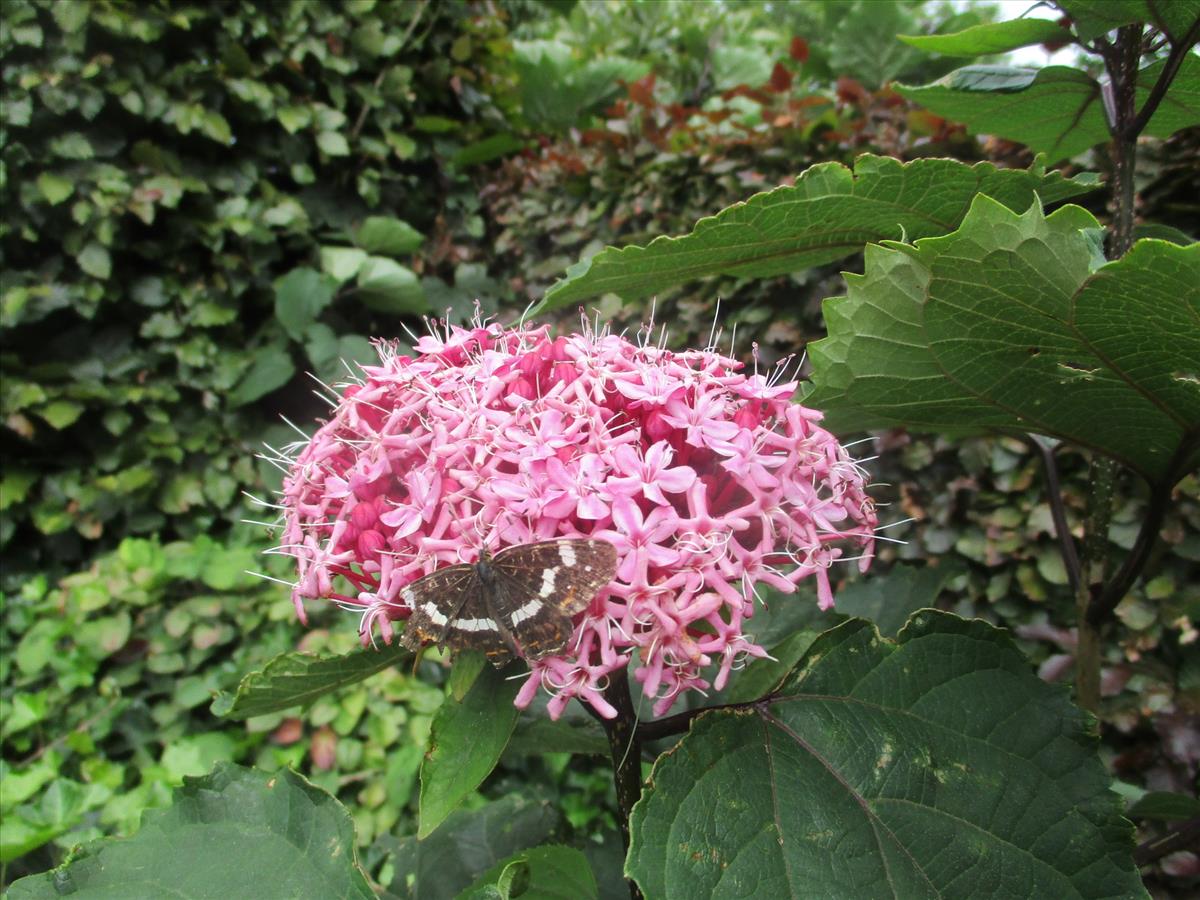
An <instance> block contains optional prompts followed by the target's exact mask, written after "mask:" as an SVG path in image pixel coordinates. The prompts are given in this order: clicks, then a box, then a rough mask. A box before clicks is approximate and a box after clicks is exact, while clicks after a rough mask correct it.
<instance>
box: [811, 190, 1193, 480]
mask: <svg viewBox="0 0 1200 900" xmlns="http://www.w3.org/2000/svg"><path fill="white" fill-rule="evenodd" d="M1095 226H1096V222H1095V220H1094V219H1093V218H1092V217H1091V215H1090V214H1088V213H1086V212H1084V211H1083V210H1082V209H1079V208H1078V207H1074V206H1068V207H1064V208H1062V209H1060V210H1058V211H1057V212H1055V213H1053V214H1052V215H1051V216H1049V217H1048V218H1046V217H1043V216H1042V213H1041V210H1040V209H1038V208H1036V207H1032V208H1030V210H1029V211H1028V212H1027V213H1026V214H1024V215H1020V216H1018V215H1016V214H1014V213H1012V212H1010V211H1009V210H1008V209H1006V208H1005V207H1003V206H1001V205H1000V204H998V203H996V202H995V201H993V200H991V199H989V198H987V197H980V198H979V199H978V200H977V201H976V203H975V204H974V206H973V207H972V209H971V213H970V214H969V215H968V216H967V218H966V220H965V221H964V222H963V225H962V228H961V229H959V230H958V231H956V232H955V233H954V234H950V235H947V236H945V237H941V238H929V239H927V240H924V241H919V242H918V243H917V245H916V246H909V245H906V244H893V243H889V244H888V245H886V246H884V247H880V246H871V247H868V248H867V256H866V271H865V273H864V274H863V275H851V276H848V277H847V282H848V286H849V294H848V296H846V297H842V298H836V299H832V300H827V301H826V302H825V320H826V323H827V324H828V327H829V337H827V338H825V339H824V340H822V341H818V342H817V343H815V344H812V345H810V353H811V358H812V361H813V386H814V389H813V390H812V391H811V392H810V393H809V394H808V396H807V397H806V403H808V404H810V405H812V406H815V407H817V408H818V409H823V410H825V411H826V413H827V417H828V423H829V425H830V426H831V427H832V428H833V429H834V430H835V431H836V430H839V429H841V430H850V431H854V430H859V429H868V428H893V427H897V426H905V427H909V428H912V429H914V430H923V431H943V432H948V433H962V432H965V431H969V430H972V429H983V430H988V429H990V430H995V431H1004V432H1010V433H1027V432H1037V433H1039V434H1046V435H1050V436H1052V437H1057V438H1060V439H1062V440H1066V441H1071V442H1074V443H1076V444H1079V445H1081V446H1084V447H1089V448H1091V449H1093V450H1096V451H1098V452H1101V453H1104V454H1106V455H1108V456H1110V457H1112V458H1114V459H1116V460H1119V461H1120V462H1122V463H1124V464H1125V465H1127V466H1129V467H1130V468H1131V469H1133V470H1134V471H1136V472H1139V473H1141V474H1142V475H1143V476H1144V477H1145V478H1146V479H1147V480H1149V481H1150V482H1152V483H1157V482H1158V481H1160V480H1166V481H1168V482H1171V483H1173V482H1174V481H1175V480H1177V479H1178V478H1179V477H1181V476H1182V475H1183V474H1184V473H1186V472H1187V471H1189V470H1190V469H1191V468H1192V467H1194V466H1195V465H1197V463H1198V462H1200V458H1198V457H1200V446H1198V444H1200V425H1198V423H1200V365H1198V363H1197V360H1200V245H1198V244H1192V245H1191V246H1189V247H1180V246H1178V245H1176V244H1171V243H1168V242H1166V241H1155V240H1144V241H1139V242H1138V243H1137V244H1135V245H1134V247H1133V249H1132V250H1131V251H1130V252H1129V253H1128V254H1126V256H1125V257H1123V258H1122V259H1120V260H1117V261H1115V262H1110V263H1107V264H1102V263H1103V258H1102V257H1101V256H1100V255H1099V253H1098V246H1097V243H1096V240H1095V235H1096V232H1095V231H1094V229H1095Z"/></svg>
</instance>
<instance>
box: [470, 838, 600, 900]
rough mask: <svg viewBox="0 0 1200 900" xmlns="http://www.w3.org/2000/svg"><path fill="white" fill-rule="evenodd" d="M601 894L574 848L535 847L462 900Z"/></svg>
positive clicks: (552, 899)
mask: <svg viewBox="0 0 1200 900" xmlns="http://www.w3.org/2000/svg"><path fill="white" fill-rule="evenodd" d="M599 895H600V892H599V888H598V887H597V885H596V876H595V875H593V874H592V867H591V866H590V865H588V861H587V857H585V856H584V855H583V854H582V853H580V852H579V851H578V850H576V849H575V848H573V847H563V846H557V845H548V846H545V847H533V848H531V849H529V850H524V851H522V852H520V853H517V854H514V855H513V856H510V857H509V858H508V859H505V860H502V861H501V862H498V863H496V865H494V866H492V868H491V869H489V870H488V871H487V872H485V873H484V874H483V875H482V876H481V877H480V878H479V879H478V880H477V881H476V882H475V883H474V884H473V885H471V887H470V888H469V889H468V890H466V891H463V892H462V893H461V894H459V900H515V898H517V897H520V898H522V900H594V898H596V897H598V896H599Z"/></svg>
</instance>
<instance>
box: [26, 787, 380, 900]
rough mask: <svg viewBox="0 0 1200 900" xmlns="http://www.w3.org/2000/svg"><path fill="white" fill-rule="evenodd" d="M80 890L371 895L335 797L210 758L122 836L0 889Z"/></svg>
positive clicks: (36, 897) (31, 893) (89, 893)
mask: <svg viewBox="0 0 1200 900" xmlns="http://www.w3.org/2000/svg"><path fill="white" fill-rule="evenodd" d="M63 894H78V895H79V896H81V897H177V898H181V900H186V898H197V900H199V898H207V897H245V896H250V895H253V896H259V897H294V898H298V900H302V898H308V897H311V898H313V900H324V898H335V897H337V898H361V900H374V897H375V894H374V892H373V891H372V890H371V887H370V885H369V883H368V882H367V879H366V876H364V875H363V872H362V870H361V869H360V868H359V867H358V864H357V863H356V862H355V859H354V824H353V822H352V821H351V819H350V814H349V813H348V812H347V811H346V809H345V807H343V806H342V805H341V804H340V803H338V802H337V801H336V800H335V799H334V798H333V797H331V796H330V795H329V794H327V793H326V792H325V791H323V790H321V789H320V788H317V787H314V786H313V785H311V784H309V783H308V782H307V781H305V780H304V779H303V778H301V777H300V776H299V775H297V774H296V773H295V772H291V771H288V770H286V769H285V770H283V771H280V772H277V773H275V774H271V775H268V774H266V773H264V772H258V771H255V770H253V769H244V768H242V767H240V766H235V765H231V764H226V763H223V764H220V765H218V766H217V767H216V769H215V770H214V771H213V772H212V774H211V775H206V776H204V777H203V778H185V779H184V784H183V787H182V788H180V789H179V790H178V791H176V792H175V803H174V805H173V806H171V807H170V808H169V809H163V810H156V809H152V810H149V811H148V812H147V813H146V814H145V816H144V817H143V820H142V827H141V829H140V830H139V831H138V833H137V834H136V835H135V836H133V837H132V838H128V839H125V840H104V841H97V842H96V843H94V844H92V845H89V846H88V847H85V848H84V849H83V850H82V851H80V852H78V853H77V855H75V856H74V857H72V859H71V861H70V862H68V863H65V864H64V865H62V866H60V867H59V868H57V869H55V870H53V871H51V872H46V873H44V874H41V875H32V876H30V877H28V878H22V879H21V880H20V881H18V882H16V883H14V884H13V885H12V887H11V888H9V892H8V895H7V896H8V897H10V898H11V900H42V898H47V900H49V898H54V897H61V896H62V895H63Z"/></svg>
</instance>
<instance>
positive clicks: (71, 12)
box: [50, 3, 89, 34]
mask: <svg viewBox="0 0 1200 900" xmlns="http://www.w3.org/2000/svg"><path fill="white" fill-rule="evenodd" d="M50 14H51V15H52V16H54V21H55V23H56V24H57V25H58V27H59V28H61V29H62V30H63V31H65V32H66V33H67V34H74V33H75V32H77V31H78V30H79V29H80V28H82V27H83V26H84V25H85V24H87V20H88V14H89V9H88V4H87V3H55V4H54V5H53V6H51V7H50Z"/></svg>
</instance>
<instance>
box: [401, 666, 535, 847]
mask: <svg viewBox="0 0 1200 900" xmlns="http://www.w3.org/2000/svg"><path fill="white" fill-rule="evenodd" d="M512 674H513V673H512V672H511V671H509V669H504V670H497V669H496V668H494V667H493V666H485V667H484V669H483V671H482V672H480V673H479V675H478V676H476V678H475V681H474V683H473V684H472V685H471V689H470V690H469V691H467V693H466V696H464V697H463V699H462V700H461V701H458V700H455V699H454V698H453V697H452V696H451V697H447V698H446V700H445V701H444V702H443V703H442V705H441V706H440V707H439V708H438V711H437V714H436V715H434V717H433V726H432V728H431V730H430V733H429V749H428V750H427V751H426V752H425V758H424V759H423V760H422V761H421V800H420V828H419V829H418V831H417V837H418V838H426V837H428V836H429V835H430V834H432V833H433V832H434V830H435V829H436V828H437V827H438V826H439V825H441V824H442V822H444V821H445V820H446V817H447V816H449V815H450V813H452V812H454V810H455V809H457V808H458V806H459V804H461V803H462V802H463V800H465V799H466V798H467V797H468V796H469V795H470V794H471V793H472V792H473V791H474V790H475V788H477V787H479V785H480V784H482V783H483V779H485V778H487V777H488V775H490V774H491V772H492V769H494V768H495V767H496V763H497V762H499V761H500V754H502V753H503V752H504V748H505V746H507V745H508V739H509V738H510V737H511V736H512V733H513V728H515V727H516V724H517V717H518V716H519V715H520V710H518V709H517V708H516V707H515V706H513V700H514V699H516V696H517V691H518V689H519V688H520V681H519V680H511V681H510V680H509V679H508V678H507V677H506V676H507V675H512Z"/></svg>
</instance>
